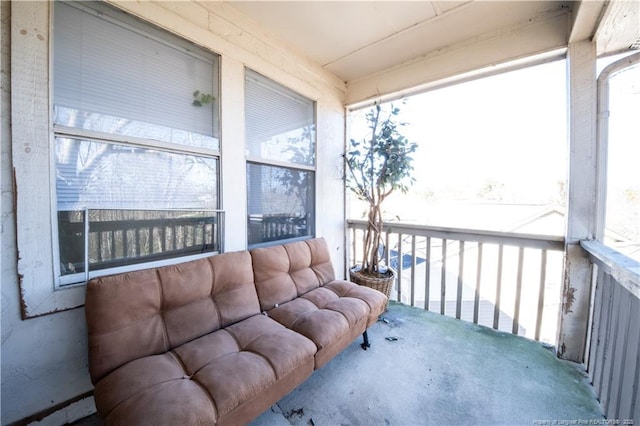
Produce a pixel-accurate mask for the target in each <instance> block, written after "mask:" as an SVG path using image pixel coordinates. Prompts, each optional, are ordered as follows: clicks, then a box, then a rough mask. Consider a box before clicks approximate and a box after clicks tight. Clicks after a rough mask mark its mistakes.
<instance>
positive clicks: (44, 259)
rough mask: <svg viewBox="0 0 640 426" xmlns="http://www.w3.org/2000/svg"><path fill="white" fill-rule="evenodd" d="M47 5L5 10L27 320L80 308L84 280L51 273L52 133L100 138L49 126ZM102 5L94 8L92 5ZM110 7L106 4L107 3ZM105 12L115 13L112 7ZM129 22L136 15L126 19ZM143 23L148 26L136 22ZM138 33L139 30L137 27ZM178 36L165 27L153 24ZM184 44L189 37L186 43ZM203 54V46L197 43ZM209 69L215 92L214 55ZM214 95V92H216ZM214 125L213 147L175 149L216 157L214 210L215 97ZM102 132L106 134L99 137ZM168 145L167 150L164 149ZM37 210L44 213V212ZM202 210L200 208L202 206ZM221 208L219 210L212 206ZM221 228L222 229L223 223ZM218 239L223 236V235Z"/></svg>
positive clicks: (55, 268) (118, 139)
mask: <svg viewBox="0 0 640 426" xmlns="http://www.w3.org/2000/svg"><path fill="white" fill-rule="evenodd" d="M53 7H54V5H53V3H48V2H18V3H16V4H15V5H14V6H13V7H12V11H11V15H12V16H11V58H12V60H11V75H12V78H11V106H12V108H11V119H12V130H11V132H12V133H11V138H12V147H13V149H12V163H13V173H14V175H13V176H14V197H15V201H14V206H15V215H16V247H17V251H18V262H17V274H18V283H19V286H20V293H21V296H20V297H21V303H20V305H21V314H22V318H23V319H27V318H33V317H37V316H41V315H46V314H49V313H54V312H58V311H62V310H67V309H73V308H76V307H80V306H82V305H84V293H85V285H84V284H85V283H86V282H85V281H82V282H79V283H76V284H73V285H64V286H61V285H60V283H61V277H60V274H59V265H57V259H58V258H59V249H58V236H57V233H58V229H57V227H58V225H57V207H56V185H55V158H54V155H53V146H54V145H53V144H54V142H55V137H56V136H58V135H63V136H71V137H75V138H88V139H90V140H102V141H104V139H105V135H104V134H101V133H99V132H93V131H87V130H83V129H74V128H71V129H70V128H68V127H64V126H54V124H53V117H52V112H53V59H52V58H53ZM100 7H102V5H100ZM112 8H113V7H112ZM113 10H115V11H117V12H119V13H123V14H125V15H127V16H131V15H128V14H126V12H120V11H119V10H118V9H117V8H113ZM131 17H132V18H133V19H137V18H135V17H133V16H131ZM140 22H142V23H143V24H142V25H143V26H144V25H149V26H151V27H152V28H154V30H153V32H154V33H155V32H156V31H155V28H157V27H154V25H153V24H152V23H148V22H146V21H144V20H141V21H140ZM139 29H140V30H142V31H144V29H145V28H144V27H143V28H139ZM157 31H158V32H159V33H160V34H163V33H164V34H167V35H170V36H171V37H177V39H178V40H184V41H185V42H188V41H187V40H185V39H184V38H183V37H181V36H179V35H177V34H174V33H172V32H170V31H167V30H164V29H161V28H157ZM188 43H190V42H188ZM203 49H205V50H208V51H211V50H210V49H208V48H203ZM211 53H212V54H214V55H217V58H218V59H217V61H216V64H215V66H216V67H217V70H216V73H217V75H216V78H217V81H216V82H215V84H217V87H218V90H219V93H218V95H220V94H221V90H220V88H221V57H220V55H218V54H217V53H216V52H211ZM218 98H219V96H218ZM214 108H215V109H214V111H215V115H214V129H215V128H217V129H218V132H217V133H218V135H217V139H218V140H219V144H218V147H217V149H216V150H211V149H206V148H205V149H202V148H200V149H198V148H196V147H186V149H182V150H178V152H183V153H190V154H192V155H194V154H195V155H204V156H206V157H209V158H215V159H216V160H217V162H218V170H217V173H218V178H217V180H218V182H217V185H216V192H217V193H216V197H217V200H218V201H217V206H218V209H219V208H220V206H221V205H222V200H221V192H222V191H221V188H222V167H221V165H222V156H221V145H222V141H221V135H220V129H221V123H220V121H221V115H220V100H219V99H218V100H217V106H216V107H214ZM107 135H108V134H107ZM107 140H108V142H110V143H126V144H129V145H138V146H140V145H146V146H147V147H151V148H153V149H160V150H167V151H172V152H176V150H175V146H173V147H172V144H171V143H162V142H160V143H158V144H156V143H155V141H154V142H153V144H152V145H149V143H148V140H146V141H140V140H137V139H136V138H132V137H127V136H118V135H108V138H107ZM172 148H173V149H172ZM45 209H47V210H48V213H44V212H45ZM205 210H207V209H205ZM216 211H218V212H221V210H216ZM221 226H223V227H224V221H222V224H221ZM223 241H224V239H223ZM211 254H212V253H204V254H198V255H189V256H181V257H175V258H172V259H166V260H161V261H154V262H148V263H139V264H134V265H131V266H130V267H129V266H127V267H123V268H118V270H117V271H116V270H114V269H103V270H98V271H95V273H93V274H91V276H99V275H106V274H110V273H115V272H124V271H125V270H137V269H143V268H148V267H154V266H160V265H164V264H174V263H179V262H184V261H187V260H190V259H194V258H200V257H206V256H211Z"/></svg>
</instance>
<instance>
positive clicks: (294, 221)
mask: <svg viewBox="0 0 640 426" xmlns="http://www.w3.org/2000/svg"><path fill="white" fill-rule="evenodd" d="M308 223H309V221H308V220H307V217H306V216H292V215H290V214H286V213H285V214H269V215H262V214H260V215H249V225H248V228H249V231H248V232H249V245H250V246H251V245H254V244H260V243H266V242H269V241H279V240H286V239H290V238H299V237H304V236H307V235H309V234H310V233H309V229H308Z"/></svg>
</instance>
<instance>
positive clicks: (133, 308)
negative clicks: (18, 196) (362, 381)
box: [85, 239, 386, 425]
mask: <svg viewBox="0 0 640 426" xmlns="http://www.w3.org/2000/svg"><path fill="white" fill-rule="evenodd" d="M385 304H386V297H385V296H384V295H383V294H382V293H379V292H377V291H375V290H371V289H367V288H361V287H359V286H357V285H355V284H352V283H349V282H347V281H342V280H335V279H334V272H333V268H332V265H331V261H330V256H329V251H328V248H327V245H326V242H325V241H324V240H322V239H315V240H309V241H305V242H300V243H293V244H287V245H284V246H274V247H269V248H267V249H258V250H255V251H254V252H252V253H249V252H247V251H240V252H234V253H224V254H219V255H216V256H212V257H209V258H206V259H200V260H195V261H191V262H185V263H181V264H178V265H173V266H166V267H161V268H153V269H148V270H141V271H136V272H131V273H125V274H119V275H112V276H108V277H101V278H96V279H93V280H91V281H90V282H89V283H88V284H87V293H86V302H85V313H86V319H87V326H88V332H89V336H88V337H89V372H90V375H91V380H92V382H93V383H94V385H95V391H94V399H95V403H96V408H97V410H98V412H99V413H100V415H101V416H102V417H103V419H104V420H105V424H107V425H116V424H117V425H147V424H153V425H175V424H184V425H200V424H203V425H204V424H211V425H213V424H220V425H222V424H231V425H235V424H245V423H247V422H249V421H251V420H252V419H253V418H255V417H256V416H258V415H259V414H260V413H262V412H263V411H264V410H266V409H267V408H268V407H269V406H271V405H272V404H274V403H275V402H277V401H278V400H279V399H280V398H282V397H283V396H284V395H286V394H287V393H288V392H290V391H291V390H293V389H294V388H295V387H296V386H298V385H300V384H301V383H302V382H303V381H304V380H305V379H306V378H307V377H308V376H309V375H311V374H312V372H313V369H314V368H319V367H320V366H322V365H324V364H325V363H326V362H328V361H329V360H330V359H331V358H332V357H333V356H334V355H335V354H337V353H338V352H339V351H340V350H342V349H343V348H344V347H346V346H347V345H349V344H350V343H351V342H352V341H353V340H354V339H355V337H356V336H357V335H358V334H360V333H362V332H363V331H364V330H365V329H366V327H367V326H368V325H370V324H372V322H373V321H375V318H377V316H378V315H379V314H380V313H381V312H382V310H383V309H384V306H385ZM261 311H268V313H267V314H268V315H263V314H262V313H261ZM372 318H373V320H372Z"/></svg>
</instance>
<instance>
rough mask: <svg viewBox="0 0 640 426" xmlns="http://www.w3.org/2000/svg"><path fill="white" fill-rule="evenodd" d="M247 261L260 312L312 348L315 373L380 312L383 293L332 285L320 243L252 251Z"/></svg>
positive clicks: (326, 254)
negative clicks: (309, 341)
mask: <svg viewBox="0 0 640 426" xmlns="http://www.w3.org/2000/svg"><path fill="white" fill-rule="evenodd" d="M251 257H252V259H253V270H254V276H255V285H256V289H257V291H258V297H259V299H260V308H261V309H262V310H264V311H267V313H268V315H269V317H270V318H273V319H275V320H276V321H278V322H279V323H281V324H283V325H284V326H285V327H287V328H289V329H291V330H294V331H296V332H298V333H300V334H302V335H303V336H305V337H308V338H309V339H311V340H312V341H313V342H314V343H315V344H316V346H317V348H318V352H317V353H316V362H315V368H316V369H317V368H320V367H322V366H323V365H324V364H325V363H326V362H328V361H329V360H330V359H332V358H333V357H334V356H335V355H336V354H338V353H339V352H340V351H342V350H343V349H344V348H345V347H346V346H347V345H349V344H350V343H351V342H352V341H353V340H354V339H355V338H356V337H357V336H358V335H359V334H362V333H363V332H364V331H365V330H366V329H367V327H368V326H369V325H371V324H373V323H374V322H375V321H376V320H377V318H378V316H379V315H380V314H381V313H382V312H383V311H384V308H385V305H386V297H385V296H384V295H383V294H382V293H380V292H378V291H375V290H372V289H370V288H366V287H360V286H358V285H356V284H354V283H351V282H348V281H344V280H335V274H334V271H333V266H332V264H331V259H330V254H329V249H328V247H327V243H326V241H325V240H324V239H323V238H316V239H313V240H307V241H301V242H295V243H290V244H285V245H282V246H272V247H264V248H258V249H254V250H253V251H251Z"/></svg>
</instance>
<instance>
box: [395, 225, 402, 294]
mask: <svg viewBox="0 0 640 426" xmlns="http://www.w3.org/2000/svg"><path fill="white" fill-rule="evenodd" d="M396 253H397V264H398V270H397V272H398V302H402V234H398V251H397V252H396Z"/></svg>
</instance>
